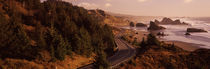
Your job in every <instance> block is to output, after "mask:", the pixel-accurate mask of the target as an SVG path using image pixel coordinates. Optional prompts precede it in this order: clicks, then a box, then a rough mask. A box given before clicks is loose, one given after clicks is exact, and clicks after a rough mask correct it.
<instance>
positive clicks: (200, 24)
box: [135, 18, 210, 49]
mask: <svg viewBox="0 0 210 69" xmlns="http://www.w3.org/2000/svg"><path fill="white" fill-rule="evenodd" d="M172 19H173V20H175V19H180V20H181V22H183V21H184V22H186V23H189V24H191V25H189V26H186V25H161V26H164V27H166V29H165V30H162V31H163V32H164V33H165V34H168V35H169V36H164V37H161V38H163V40H166V41H182V42H187V43H194V44H199V45H200V46H199V47H201V48H208V49H210V18H172ZM158 20H160V19H158ZM187 28H199V29H204V30H206V31H208V33H190V34H191V35H189V36H186V35H185V33H186V30H187ZM135 29H136V30H137V31H138V30H141V31H147V30H146V28H135Z"/></svg>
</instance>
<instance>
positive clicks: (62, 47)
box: [0, 0, 115, 67]
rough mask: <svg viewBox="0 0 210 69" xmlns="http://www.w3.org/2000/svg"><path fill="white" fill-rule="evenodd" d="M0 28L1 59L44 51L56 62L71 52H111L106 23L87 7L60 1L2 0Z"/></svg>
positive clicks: (32, 56) (111, 38)
mask: <svg viewBox="0 0 210 69" xmlns="http://www.w3.org/2000/svg"><path fill="white" fill-rule="evenodd" d="M0 27H1V28H0V38H1V39H0V44H1V45H0V57H1V59H5V58H18V59H27V60H34V59H36V58H38V57H40V51H43V50H45V51H48V52H49V53H50V56H51V61H56V60H57V59H58V60H64V59H65V55H70V56H71V55H72V53H76V54H79V55H83V56H86V57H90V56H91V55H92V54H93V53H97V52H105V53H104V54H105V55H106V54H111V53H113V51H114V48H115V42H114V35H113V34H112V29H111V27H110V26H108V25H104V24H101V22H100V20H97V18H95V17H94V15H91V14H88V10H86V9H84V8H82V7H77V6H73V5H72V4H70V3H67V2H63V1H60V0H47V1H45V2H43V3H41V2H40V0H9V1H8V0H2V1H0ZM101 44H102V45H101ZM101 47H102V48H103V49H99V48H101ZM98 56H102V58H103V60H105V59H104V58H106V56H103V55H100V54H99V55H98ZM104 67H106V66H104Z"/></svg>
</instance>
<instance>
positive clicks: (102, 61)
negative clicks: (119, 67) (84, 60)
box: [94, 50, 110, 69]
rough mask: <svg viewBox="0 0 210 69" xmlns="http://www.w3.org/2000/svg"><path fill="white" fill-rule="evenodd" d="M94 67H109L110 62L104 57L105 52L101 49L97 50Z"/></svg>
mask: <svg viewBox="0 0 210 69" xmlns="http://www.w3.org/2000/svg"><path fill="white" fill-rule="evenodd" d="M95 60H96V61H95V63H94V65H95V68H96V69H109V67H110V64H109V62H108V61H107V59H106V54H105V53H104V52H103V51H101V50H100V51H98V54H97V57H96V58H95Z"/></svg>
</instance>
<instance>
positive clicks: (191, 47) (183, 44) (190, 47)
mask: <svg viewBox="0 0 210 69" xmlns="http://www.w3.org/2000/svg"><path fill="white" fill-rule="evenodd" d="M165 43H168V44H172V43H174V44H175V45H176V46H178V47H180V48H182V49H184V50H187V51H195V50H197V49H200V47H198V46H199V44H193V43H186V42H181V41H165Z"/></svg>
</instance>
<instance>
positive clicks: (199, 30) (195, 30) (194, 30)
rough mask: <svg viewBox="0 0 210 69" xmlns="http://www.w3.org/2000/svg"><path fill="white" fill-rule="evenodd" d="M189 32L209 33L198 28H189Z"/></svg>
mask: <svg viewBox="0 0 210 69" xmlns="http://www.w3.org/2000/svg"><path fill="white" fill-rule="evenodd" d="M187 32H207V31H206V30H203V29H197V28H187Z"/></svg>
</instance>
